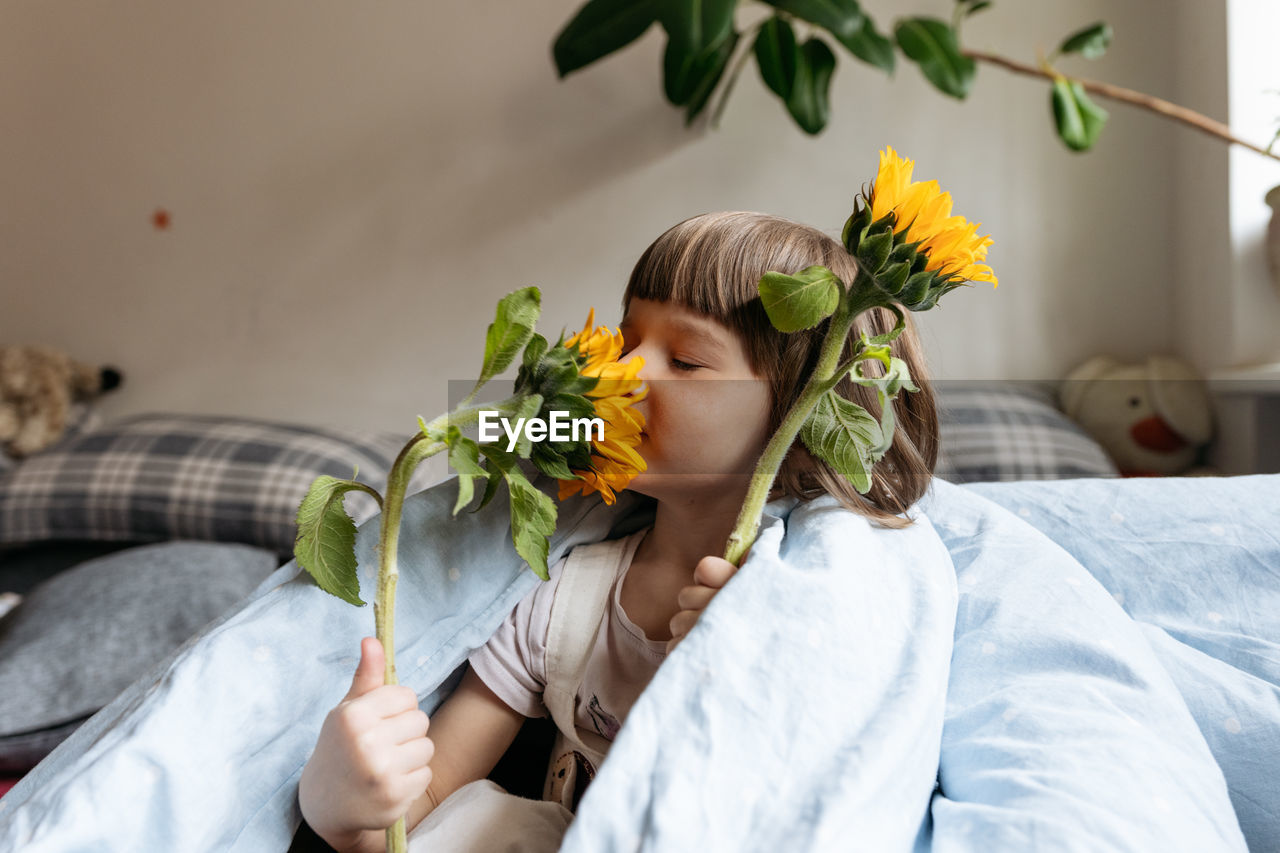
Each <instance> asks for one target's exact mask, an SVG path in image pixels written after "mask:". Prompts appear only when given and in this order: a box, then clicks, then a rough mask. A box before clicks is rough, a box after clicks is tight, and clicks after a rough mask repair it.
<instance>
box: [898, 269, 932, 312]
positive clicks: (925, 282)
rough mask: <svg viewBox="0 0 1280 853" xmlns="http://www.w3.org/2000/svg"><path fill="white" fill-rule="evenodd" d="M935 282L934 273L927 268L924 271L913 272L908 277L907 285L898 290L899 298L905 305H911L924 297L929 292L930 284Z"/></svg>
mask: <svg viewBox="0 0 1280 853" xmlns="http://www.w3.org/2000/svg"><path fill="white" fill-rule="evenodd" d="M931 284H933V273H932V272H929V271H928V270H925V271H924V272H918V273H913V274H912V276H911V277H910V278H908V279H907V283H906V285H905V286H904V287H903V288H902V290H901V291H899V292H898V294H897V296H898V300H899V301H901V302H902V304H903V305H907V306H911V305H914V304H915V303H917V302H919V301H920V300H921V299H923V298H924V295H925V294H926V293H928V292H929V285H931Z"/></svg>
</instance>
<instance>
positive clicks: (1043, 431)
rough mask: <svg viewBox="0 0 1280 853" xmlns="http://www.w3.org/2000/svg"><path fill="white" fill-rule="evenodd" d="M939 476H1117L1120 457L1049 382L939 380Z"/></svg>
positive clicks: (975, 478)
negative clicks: (1074, 415)
mask: <svg viewBox="0 0 1280 853" xmlns="http://www.w3.org/2000/svg"><path fill="white" fill-rule="evenodd" d="M934 387H935V388H936V390H937V392H938V410H939V411H938V417H939V420H940V422H941V425H940V428H941V439H940V441H941V453H940V454H939V459H938V467H937V470H936V471H935V473H936V475H937V476H939V477H941V478H942V479H944V480H949V481H951V482H953V483H974V482H988V481H996V480H1069V479H1074V478H1078V477H1116V476H1118V475H1119V472H1118V471H1117V470H1116V466H1115V463H1113V462H1112V461H1111V459H1110V458H1109V457H1108V456H1107V453H1106V451H1104V450H1103V449H1102V446H1101V445H1099V444H1098V443H1097V442H1096V441H1094V440H1093V439H1092V438H1090V437H1089V435H1088V434H1087V433H1086V432H1085V431H1084V430H1083V429H1081V428H1080V427H1079V426H1077V425H1076V424H1075V423H1074V422H1073V421H1072V420H1070V419H1069V418H1068V417H1067V416H1066V415H1064V414H1063V413H1062V412H1061V411H1059V410H1058V408H1057V407H1056V406H1055V405H1054V400H1055V396H1054V391H1053V388H1052V387H1051V386H1049V385H1046V384H1044V383H1021V382H999V383H993V382H971V381H954V380H952V381H948V380H939V381H935V382H934Z"/></svg>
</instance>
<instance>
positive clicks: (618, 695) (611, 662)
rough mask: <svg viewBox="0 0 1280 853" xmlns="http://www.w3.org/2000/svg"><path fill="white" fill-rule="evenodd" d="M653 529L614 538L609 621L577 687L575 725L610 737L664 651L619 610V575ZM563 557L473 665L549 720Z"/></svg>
mask: <svg viewBox="0 0 1280 853" xmlns="http://www.w3.org/2000/svg"><path fill="white" fill-rule="evenodd" d="M651 529H652V528H645V529H643V530H637V531H636V532H635V533H632V534H631V535H630V536H626V537H623V538H621V539H618V540H614V541H615V544H616V545H617V547H618V549H619V551H620V557H621V558H620V560H619V565H618V576H617V578H616V579H615V580H614V582H613V588H612V589H611V590H610V591H609V607H608V609H607V610H606V611H605V614H604V624H603V625H602V626H601V628H600V631H599V632H598V633H597V634H596V639H595V645H594V646H592V649H591V654H590V655H589V656H588V658H587V668H586V673H585V675H584V676H583V679H582V685H581V686H580V687H579V688H578V694H577V699H578V701H577V711H576V714H575V722H576V723H577V725H578V726H579V727H580V728H582V729H585V730H587V731H590V732H596V733H597V734H599V735H600V736H601V737H603V738H605V739H606V740H610V741H612V740H613V738H614V736H615V735H616V734H617V733H618V729H619V728H621V726H622V724H623V723H624V722H626V719H627V713H628V712H629V711H630V710H631V706H632V705H633V704H635V701H636V699H637V698H638V697H639V696H640V693H641V691H643V690H644V688H645V687H646V686H648V684H649V681H650V680H651V679H652V678H653V674H654V673H655V672H657V670H658V665H659V664H661V663H662V661H663V659H665V658H666V656H667V643H666V641H665V640H651V639H649V638H648V637H646V636H645V634H644V631H642V630H641V629H640V628H639V626H637V625H636V624H635V623H634V622H632V621H631V620H630V619H628V618H627V614H626V613H624V612H623V610H622V603H621V598H620V595H621V591H622V579H623V578H624V577H626V574H627V571H628V570H629V569H630V568H631V559H632V557H633V556H634V555H635V552H636V548H637V547H638V546H639V544H640V540H641V539H643V538H644V536H645V534H646V533H648V532H649V530H651ZM564 563H565V560H564V558H561V559H560V560H559V561H558V562H557V563H556V564H555V565H554V566H552V567H551V569H550V572H549V574H550V576H551V577H550V580H548V581H545V582H543V583H540V584H538V585H537V586H535V587H534V588H533V591H532V592H530V593H529V594H528V595H526V596H525V597H524V599H523V600H522V601H521V602H520V603H519V604H517V605H516V606H515V609H514V610H512V611H511V613H510V614H509V615H508V616H507V618H506V621H504V622H503V623H502V625H501V626H500V627H499V628H498V630H497V632H496V633H495V634H494V635H493V636H492V637H491V638H490V639H489V642H488V643H486V644H485V645H483V646H481V647H480V648H478V649H476V650H475V651H474V652H472V653H471V656H470V657H469V658H468V662H469V663H470V664H471V668H472V669H474V670H475V671H476V675H478V676H479V677H480V679H481V680H482V681H484V683H485V684H487V685H488V686H489V689H490V690H492V691H493V692H494V693H496V694H497V695H498V698H500V699H501V700H502V701H503V702H506V703H507V705H509V706H510V707H511V708H512V709H514V710H516V711H519V712H520V713H521V714H524V715H525V716H526V717H545V716H547V708H546V706H545V705H544V704H543V702H542V691H543V689H544V687H545V686H546V683H547V628H548V626H549V624H550V621H551V620H550V617H551V601H552V599H553V598H554V597H555V594H556V589H557V588H558V587H559V582H560V576H561V574H562V573H563V570H564Z"/></svg>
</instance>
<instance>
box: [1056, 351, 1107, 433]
mask: <svg viewBox="0 0 1280 853" xmlns="http://www.w3.org/2000/svg"><path fill="white" fill-rule="evenodd" d="M1119 366H1120V362H1119V361H1117V360H1116V359H1114V358H1112V357H1111V356H1109V355H1095V356H1094V357H1093V358H1091V359H1089V360H1088V361H1086V362H1084V363H1083V364H1081V365H1079V366H1077V367H1076V369H1075V370H1072V371H1071V372H1070V373H1068V374H1067V378H1066V379H1064V380H1063V381H1062V385H1061V386H1060V388H1059V389H1058V405H1060V406H1061V407H1062V411H1063V412H1064V413H1066V415H1067V417H1069V418H1075V417H1076V415H1077V413H1078V412H1079V411H1080V403H1081V401H1082V400H1083V399H1084V392H1085V389H1086V388H1087V387H1088V385H1089V383H1091V382H1093V381H1094V380H1095V379H1100V378H1101V377H1103V376H1106V375H1107V374H1108V373H1110V372H1111V371H1113V370H1115V369H1116V368H1117V367H1119Z"/></svg>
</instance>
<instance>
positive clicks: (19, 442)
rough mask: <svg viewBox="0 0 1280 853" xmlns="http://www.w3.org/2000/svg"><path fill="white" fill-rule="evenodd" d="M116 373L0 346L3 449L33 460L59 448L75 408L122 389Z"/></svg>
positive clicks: (46, 352) (48, 353)
mask: <svg viewBox="0 0 1280 853" xmlns="http://www.w3.org/2000/svg"><path fill="white" fill-rule="evenodd" d="M122 381H123V377H122V376H121V374H120V371H118V370H116V369H115V368H113V367H95V366H94V365H91V364H85V363H83V362H79V361H76V360H74V359H72V358H71V357H70V356H69V355H67V354H66V353H64V352H61V351H59V350H56V349H52V348H50V347H40V346H22V345H14V346H0V447H2V448H3V450H4V452H5V453H7V454H8V455H9V456H12V457H15V458H21V457H24V456H30V455H31V454H32V453H37V452H39V451H41V450H44V449H45V448H46V447H49V446H50V445H51V444H53V443H54V442H56V441H57V440H58V439H59V438H60V437H61V436H62V433H63V431H64V430H65V429H66V428H67V422H68V417H69V414H70V412H71V408H72V404H73V403H76V402H80V401H85V402H87V401H89V400H91V399H93V398H95V397H97V396H98V395H99V394H102V393H103V392H105V391H110V390H111V389H113V388H117V387H119V386H120V384H121V382H122Z"/></svg>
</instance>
